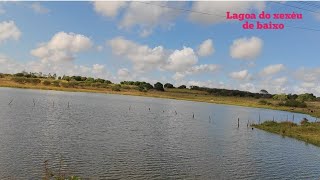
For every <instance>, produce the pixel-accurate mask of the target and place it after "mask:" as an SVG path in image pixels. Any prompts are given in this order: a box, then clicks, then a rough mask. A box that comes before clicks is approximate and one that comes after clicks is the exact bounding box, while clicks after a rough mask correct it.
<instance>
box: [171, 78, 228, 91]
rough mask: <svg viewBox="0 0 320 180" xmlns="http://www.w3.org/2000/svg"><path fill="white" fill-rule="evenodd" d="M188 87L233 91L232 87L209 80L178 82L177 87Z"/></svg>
mask: <svg viewBox="0 0 320 180" xmlns="http://www.w3.org/2000/svg"><path fill="white" fill-rule="evenodd" d="M182 84H184V85H186V86H199V87H209V88H223V89H233V88H232V87H231V86H230V85H227V84H225V83H224V82H221V81H220V82H216V81H212V80H207V81H194V80H190V81H181V82H177V83H176V86H180V85H182Z"/></svg>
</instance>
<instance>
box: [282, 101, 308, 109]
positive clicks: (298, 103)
mask: <svg viewBox="0 0 320 180" xmlns="http://www.w3.org/2000/svg"><path fill="white" fill-rule="evenodd" d="M278 105H279V106H288V107H300V108H305V107H307V104H306V103H305V102H301V101H297V100H294V99H289V100H286V101H284V102H280V103H279V104H278Z"/></svg>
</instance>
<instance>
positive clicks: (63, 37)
mask: <svg viewBox="0 0 320 180" xmlns="http://www.w3.org/2000/svg"><path fill="white" fill-rule="evenodd" d="M92 44H93V43H92V42H91V40H90V38H88V37H86V36H84V35H81V34H75V33H65V32H58V33H56V34H55V35H54V36H53V37H52V38H51V40H50V41H49V42H47V43H42V44H41V45H40V46H39V47H38V48H36V49H33V50H31V54H32V55H33V56H35V57H38V58H39V59H41V60H42V61H46V62H49V61H50V62H65V61H72V60H74V58H75V54H76V53H79V52H83V51H86V50H88V49H90V48H91V47H92Z"/></svg>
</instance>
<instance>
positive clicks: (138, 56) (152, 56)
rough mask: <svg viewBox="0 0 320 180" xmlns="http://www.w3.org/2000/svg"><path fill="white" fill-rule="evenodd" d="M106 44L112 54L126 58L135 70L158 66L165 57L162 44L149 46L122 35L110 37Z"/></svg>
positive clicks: (145, 69)
mask: <svg viewBox="0 0 320 180" xmlns="http://www.w3.org/2000/svg"><path fill="white" fill-rule="evenodd" d="M108 44H109V45H110V46H111V49H112V52H113V53H114V54H116V55H119V56H124V57H126V58H128V59H129V60H130V61H131V62H132V63H133V65H134V69H135V70H137V71H147V70H150V69H152V68H155V67H159V64H161V63H162V62H163V60H164V59H165V50H164V48H163V47H162V46H157V47H154V48H150V47H148V46H146V45H140V44H138V43H135V42H133V41H130V40H126V39H124V38H123V37H116V38H114V39H111V40H110V41H108Z"/></svg>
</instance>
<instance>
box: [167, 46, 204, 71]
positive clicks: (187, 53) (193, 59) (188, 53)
mask: <svg viewBox="0 0 320 180" xmlns="http://www.w3.org/2000/svg"><path fill="white" fill-rule="evenodd" d="M197 62H198V57H197V56H196V55H195V53H194V51H193V49H192V48H189V47H183V49H182V50H175V51H174V52H173V53H172V54H171V55H170V56H169V58H168V63H167V65H166V67H165V68H166V69H168V70H171V71H176V72H183V71H186V70H188V69H189V68H190V67H191V66H193V65H195V64H196V63H197Z"/></svg>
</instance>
